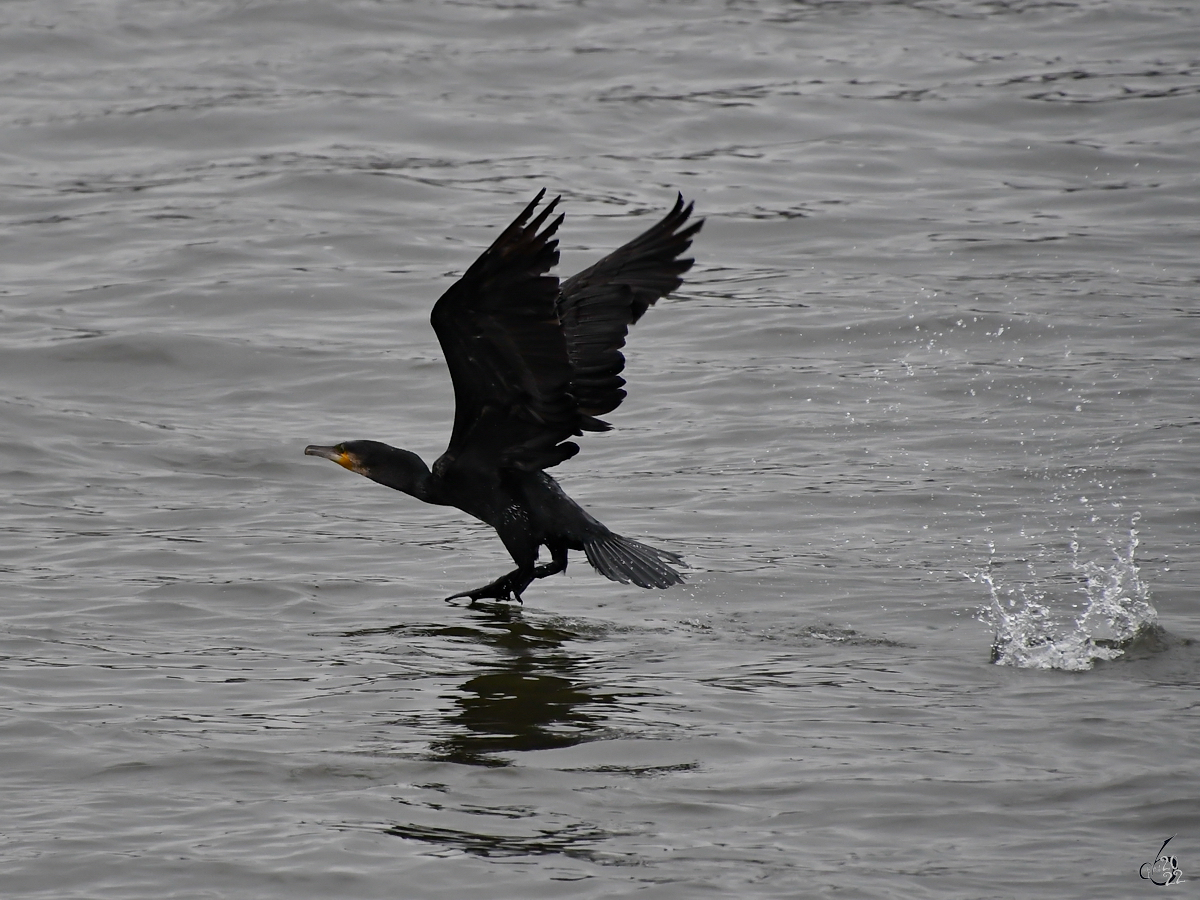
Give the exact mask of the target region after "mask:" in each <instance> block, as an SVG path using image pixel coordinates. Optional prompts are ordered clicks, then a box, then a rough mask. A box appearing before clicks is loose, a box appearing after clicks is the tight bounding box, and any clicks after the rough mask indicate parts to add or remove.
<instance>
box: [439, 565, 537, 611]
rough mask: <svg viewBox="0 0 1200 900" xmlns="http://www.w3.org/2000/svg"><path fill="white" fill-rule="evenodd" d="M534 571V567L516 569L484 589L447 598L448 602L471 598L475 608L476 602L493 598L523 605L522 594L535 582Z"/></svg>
mask: <svg viewBox="0 0 1200 900" xmlns="http://www.w3.org/2000/svg"><path fill="white" fill-rule="evenodd" d="M533 578H534V571H533V568H532V567H529V568H521V569H514V570H513V571H511V572H509V573H508V574H507V575H502V576H501V577H499V578H497V579H496V580H495V581H493V582H492V583H491V584H485V585H484V586H483V587H480V588H475V590H473V591H462V592H460V593H457V594H453V595H451V596H449V597H447V598H446V602H447V603H448V602H450V601H451V600H458V599H459V598H460V597H469V598H470V600H471V603H470V605H471V606H474V605H475V601H477V600H483V599H484V598H491V599H493V600H515V601H517V602H518V603H523V602H524V601H522V600H521V594H522V593H524V591H525V588H527V587H529V582H531V581H533Z"/></svg>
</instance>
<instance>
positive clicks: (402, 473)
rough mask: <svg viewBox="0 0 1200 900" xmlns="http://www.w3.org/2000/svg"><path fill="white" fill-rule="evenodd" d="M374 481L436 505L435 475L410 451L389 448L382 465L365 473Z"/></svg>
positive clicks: (377, 465)
mask: <svg viewBox="0 0 1200 900" xmlns="http://www.w3.org/2000/svg"><path fill="white" fill-rule="evenodd" d="M364 474H366V476H367V477H368V478H370V479H371V480H372V481H378V482H379V483H380V484H385V485H387V486H388V487H390V488H395V489H396V490H398V491H403V492H404V493H406V494H408V495H409V496H412V497H416V498H417V499H418V500H424V501H425V502H426V503H436V502H437V501H436V500H434V499H433V493H434V490H433V474H432V473H431V472H430V471H429V466H427V465H425V461H424V460H423V459H421V457H419V456H417V454H415V453H413V452H411V451H409V450H399V449H397V448H396V447H388V448H387V453H386V456H385V457H384V459H383V461H382V463H380V464H376V465H374V466H372V468H371V470H370V471H369V472H366V473H364Z"/></svg>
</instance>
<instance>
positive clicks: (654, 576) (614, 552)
mask: <svg viewBox="0 0 1200 900" xmlns="http://www.w3.org/2000/svg"><path fill="white" fill-rule="evenodd" d="M583 552H584V553H586V554H587V558H588V562H590V563H591V564H592V568H594V569H595V570H596V571H597V572H599V573H600V574H601V575H603V576H604V577H605V578H609V579H611V580H613V581H619V582H621V584H630V583H633V584H636V585H637V586H638V587H644V588H668V587H671V586H672V585H675V584H682V583H683V576H682V575H680V574H679V573H678V572H676V571H675V570H674V569H672V568H671V566H670V565H668V563H682V562H683V557H682V556H679V555H678V554H676V553H670V552H668V551H666V550H658V549H655V548H654V547H648V546H646V545H645V544H641V543H638V542H637V541H634V540H631V539H629V538H627V537H621V535H619V534H613V533H612V532H609V533H608V534H602V535H597V536H596V537H593V538H591V539H590V540H587V541H585V542H584V544H583Z"/></svg>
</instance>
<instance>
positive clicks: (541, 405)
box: [304, 189, 704, 604]
mask: <svg viewBox="0 0 1200 900" xmlns="http://www.w3.org/2000/svg"><path fill="white" fill-rule="evenodd" d="M545 193H546V192H545V189H543V190H542V191H540V192H539V193H538V195H537V196H536V197H534V199H533V202H531V203H530V204H529V205H528V206H527V207H525V209H524V210H523V211H522V212H521V214H520V215H519V216H517V218H516V219H515V220H514V221H513V223H512V224H511V225H509V226H508V227H507V228H506V229H504V231H503V233H501V235H500V237H498V238H496V241H495V243H493V244H492V246H491V247H489V248H488V249H487V250H486V251H485V252H484V253H483V255H482V256H480V257H479V258H478V259H477V260H475V262H474V263H472V264H471V267H470V268H469V269H467V271H466V273H465V274H464V275H463V276H462V278H460V279H459V280H458V281H457V282H455V283H454V284H453V285H451V287H450V289H449V290H448V291H446V293H444V294H443V295H442V296H441V298H440V299H439V300H438V302H437V303H436V304H434V307H433V316H432V318H431V321H432V323H433V330H434V331H435V332H436V333H437V336H438V340H439V341H440V342H441V345H442V352H443V353H444V354H445V356H446V364H447V365H448V366H449V367H450V377H451V379H452V381H453V382H454V427H453V430H452V431H451V434H450V445H449V446H448V447H447V448H446V452H445V453H443V454H442V455H441V456H440V457H439V458H438V460H437V461H436V462H435V463H434V464H433V469H432V471H431V470H430V469H429V467H428V466H426V464H425V463H424V462H423V461H422V460H421V458H420V457H419V456H417V455H416V454H415V453H410V452H409V451H408V450H398V449H396V448H395V447H389V446H388V445H387V444H381V443H379V442H377V441H347V442H345V443H342V444H337V445H335V446H333V447H321V446H316V445H313V446H309V447H305V448H304V452H305V453H306V454H307V455H309V456H322V457H325V458H326V459H331V460H333V461H334V462H336V463H338V464H339V465H341V466H344V467H345V468H347V469H349V470H350V471H352V472H357V473H359V474H360V475H365V476H366V477H367V478H370V479H372V480H373V481H378V482H379V483H380V484H384V485H387V486H388V487H390V488H395V489H396V490H398V491H403V492H404V493H406V494H410V495H412V496H413V497H416V498H417V499H418V500H424V501H425V502H426V503H436V504H440V505H443V506H456V507H458V508H459V509H461V510H463V511H464V512H466V513H469V514H470V515H472V516H475V517H476V518H477V519H481V520H482V521H484V522H486V523H487V524H489V525H491V526H492V527H493V528H495V529H496V532H497V533H498V534H499V535H500V540H502V541H503V542H504V546H505V547H507V548H508V552H509V553H510V554H512V558H513V560H514V561H515V562H516V564H517V568H516V569H515V570H514V571H512V572H509V573H508V574H507V575H504V576H502V577H500V578H497V579H496V580H495V581H493V582H492V583H491V584H486V585H484V586H483V587H480V588H476V589H475V590H473V591H463V592H462V593H460V594H454V595H453V596H452V597H448V598H447V599H448V600H454V599H456V598H459V597H469V598H470V599H471V603H472V604H474V603H475V601H476V600H481V599H483V598H485V597H488V598H495V599H496V600H509V599H512V600H517V601H519V600H520V599H521V594H522V593H523V592H524V590H525V589H526V588H527V587H528V586H529V584H530V582H532V581H533V579H535V578H545V577H546V576H548V575H553V574H555V573H557V572H562V571H563V570H564V569H566V567H567V551H568V550H582V551H583V552H584V553H585V554H587V559H588V562H590V563H591V564H592V566H593V567H594V568H595V569H596V571H598V572H600V574H602V575H604V576H605V577H607V578H611V579H612V580H613V581H619V582H621V583H622V584H629V583H630V582H632V583H633V584H636V585H638V586H639V587H644V588H667V587H670V586H672V585H675V584H679V583H681V582H682V581H683V579H682V577H680V575H679V573H678V572H676V571H675V570H674V569H673V568H671V565H670V564H671V563H681V562H682V561H683V560H682V558H681V557H680V556H678V555H676V554H674V553H669V552H667V551H665V550H656V549H655V548H653V547H648V546H646V545H645V544H641V543H638V542H637V541H634V540H630V539H629V538H626V537H621V536H620V535H619V534H615V533H613V532H612V531H609V530H608V529H607V528H605V527H604V526H603V525H601V524H600V523H599V522H598V521H596V519H595V518H593V517H592V516H590V515H589V514H588V513H587V512H586V511H585V510H584V509H583V508H582V507H580V506H579V505H578V504H577V503H576V502H575V501H574V500H572V499H571V498H570V497H568V496H567V495H566V494H565V493H564V492H563V489H562V488H561V487H560V486H559V484H558V482H557V481H555V480H554V479H553V478H551V477H550V476H549V475H548V474H546V472H545V471H544V470H545V469H548V468H550V467H551V466H556V465H558V464H559V463H560V462H562V461H563V460H565V459H570V458H571V457H572V456H574V455H575V454H576V453H578V452H579V446H578V445H577V444H576V443H574V442H573V441H571V440H569V439H570V438H571V437H574V436H576V435H582V434H583V432H585V431H607V430H608V429H609V428H610V427H611V426H610V425H609V424H608V423H607V422H604V421H602V420H601V419H599V418H597V417H598V416H602V415H604V414H605V413H609V412H611V411H612V410H614V409H616V408H617V407H618V406H619V405H620V404H621V401H622V400H623V399H625V391H624V390H623V388H622V385H624V384H625V379H623V378H622V377H621V374H620V373H621V370H622V369H624V368H625V357H624V356H623V355H622V353H621V348H622V347H623V346H625V335H626V334H627V333H628V330H629V326H630V325H631V324H632V323H634V322H636V321H637V320H638V319H639V318H641V316H642V314H643V313H644V312H645V311H646V309H647V308H648V307H650V306H651V305H653V304H654V303H655V302H656V301H657V300H658V299H659V298H660V297H664V296H666V295H667V294H669V293H670V292H671V291H673V290H675V289H676V288H677V287H679V285H680V284H682V283H683V280H682V279H681V278H680V276H681V275H682V274H683V273H684V272H686V271H687V270H688V269H690V268H691V267H692V262H693V260H691V259H680V258H679V257H680V256H681V255H682V254H683V253H684V252H685V251H686V250H687V249H688V247H690V246H691V243H692V237H693V236H694V235H695V234H696V232H698V231H699V230H700V226H701V225H703V224H704V220H703V219H701V220H699V221H697V222H693V223H692V224H690V225H689V224H688V218H689V217H690V216H691V214H692V204H690V203H689V204H687V205H686V206H685V205H684V202H683V195H682V194H681V195H680V196H679V198H678V200H677V201H676V203H675V207H674V208H673V209H672V210H671V211H670V212H669V213H668V214H667V215H666V217H665V218H664V219H663V220H662V221H661V222H659V223H658V224H657V225H655V226H654V227H653V228H650V229H649V230H648V231H646V232H645V233H644V234H642V235H640V236H638V237H636V238H634V239H633V240H632V241H630V242H629V243H628V244H625V245H624V246H623V247H621V248H619V249H618V250H615V251H613V252H612V253H610V254H609V255H608V256H606V257H604V258H603V259H602V260H600V261H599V262H598V263H596V264H595V265H593V266H591V267H590V268H588V269H585V270H584V271H582V272H580V273H579V274H578V275H576V276H574V277H573V278H568V279H567V280H566V281H564V282H562V283H561V284H560V283H559V280H558V278H557V277H556V276H554V275H550V274H548V273H549V271H550V269H551V268H552V267H553V266H554V264H555V263H557V262H558V241H557V240H556V239H555V237H554V233H555V232H556V231H557V230H558V226H559V225H560V224H561V223H562V220H563V217H562V216H561V215H560V216H558V217H557V218H555V219H554V220H553V221H551V222H549V224H547V220H548V219H549V218H550V215H551V213H553V211H554V209H555V207H556V206H557V205H558V201H559V199H560V198H555V199H554V200H552V201H551V202H550V203H549V204H547V205H546V207H545V208H543V209H542V210H541V211H540V212H538V213H537V214H536V215H534V212H535V210H536V209H537V206H538V204H539V203H540V202H541V200H542V197H543V196H544V195H545ZM531 217H532V218H531ZM541 546H545V547H546V548H547V549H548V550H549V551H550V562H548V563H544V564H542V565H537V557H538V548H539V547H541Z"/></svg>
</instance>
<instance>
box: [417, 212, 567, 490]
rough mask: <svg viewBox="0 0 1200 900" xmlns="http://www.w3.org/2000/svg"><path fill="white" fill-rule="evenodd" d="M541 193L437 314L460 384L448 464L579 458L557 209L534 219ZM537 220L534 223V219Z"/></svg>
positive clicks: (535, 465) (436, 325)
mask: <svg viewBox="0 0 1200 900" xmlns="http://www.w3.org/2000/svg"><path fill="white" fill-rule="evenodd" d="M544 195H545V190H542V191H541V192H539V193H538V195H537V196H536V197H535V198H534V199H533V202H532V203H530V204H529V205H528V206H527V207H525V209H524V211H522V213H521V214H520V215H519V216H517V218H516V219H514V220H513V222H512V224H511V225H509V226H508V227H507V228H506V229H504V231H503V232H502V233H501V235H500V236H499V237H498V238H496V240H495V242H494V243H493V244H492V245H491V246H490V247H489V248H488V249H487V250H486V251H484V253H483V255H481V256H480V257H479V258H478V259H477V260H475V262H474V263H472V264H471V267H470V268H469V269H467V271H466V273H465V274H464V275H463V276H462V278H460V279H459V280H458V281H457V282H455V283H454V284H453V285H452V286H451V287H450V289H449V290H448V291H446V293H444V294H443V295H442V296H441V298H440V299H439V300H438V302H437V303H436V304H434V307H433V315H432V317H431V321H432V323H433V330H434V331H435V332H436V333H437V336H438V340H439V341H440V342H441V345H442V352H443V353H444V354H445V356H446V363H447V365H448V366H449V367H450V377H451V379H452V380H453V382H454V427H453V430H452V432H451V435H450V445H449V446H448V447H447V448H446V453H445V456H444V457H443V459H444V461H445V464H452V463H453V462H455V461H456V460H462V459H463V458H464V457H468V456H470V457H475V458H477V459H479V460H481V461H487V462H488V463H489V464H491V465H495V466H501V467H512V468H517V469H527V470H535V469H543V468H547V467H549V466H554V465H557V464H558V463H560V462H562V461H563V460H564V459H569V458H570V457H571V456H574V455H575V453H577V452H578V450H579V447H578V445H576V444H574V443H572V442H570V441H567V438H569V437H571V436H572V435H576V434H579V433H580V414H579V409H578V405H577V404H576V401H575V398H574V397H573V396H572V395H571V359H570V357H569V356H568V354H567V344H566V341H565V339H564V337H563V329H562V325H561V324H560V323H559V319H558V312H557V310H556V309H555V303H556V300H557V298H558V292H559V290H558V278H556V277H554V276H552V275H548V274H547V273H548V272H549V271H550V269H551V267H552V266H553V265H554V264H555V263H556V262H558V241H557V240H556V239H555V238H554V233H555V231H556V230H557V229H558V226H559V224H560V223H561V222H562V216H558V217H557V218H556V219H554V220H553V221H550V223H549V224H546V222H547V219H549V218H550V215H551V213H552V212H553V211H554V208H555V206H556V205H557V203H558V199H557V198H556V199H554V200H552V201H551V202H550V203H549V204H548V205H547V206H546V207H545V208H544V209H542V211H541V212H539V213H537V215H536V216H535V215H534V210H535V209H536V208H537V205H538V203H539V202H541V199H542V197H543V196H544ZM531 217H532V218H531Z"/></svg>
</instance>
